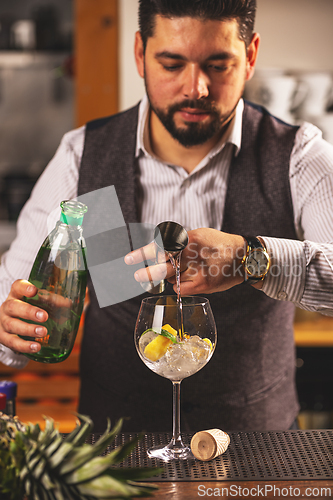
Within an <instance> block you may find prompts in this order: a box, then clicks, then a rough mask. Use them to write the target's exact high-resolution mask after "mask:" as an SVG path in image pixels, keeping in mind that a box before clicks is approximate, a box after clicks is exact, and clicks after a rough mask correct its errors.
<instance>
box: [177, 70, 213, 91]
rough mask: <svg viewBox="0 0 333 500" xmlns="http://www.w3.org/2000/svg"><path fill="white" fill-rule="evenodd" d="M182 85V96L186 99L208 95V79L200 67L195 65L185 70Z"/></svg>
mask: <svg viewBox="0 0 333 500" xmlns="http://www.w3.org/2000/svg"><path fill="white" fill-rule="evenodd" d="M185 73H186V74H185V80H184V86H183V92H184V97H186V98H187V99H202V98H204V97H208V95H209V79H208V76H207V75H206V74H205V72H204V71H202V69H200V68H197V67H195V66H193V67H190V68H189V69H188V71H187V72H185Z"/></svg>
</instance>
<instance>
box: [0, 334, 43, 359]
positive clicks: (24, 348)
mask: <svg viewBox="0 0 333 500" xmlns="http://www.w3.org/2000/svg"><path fill="white" fill-rule="evenodd" d="M2 343H3V344H4V345H5V346H6V347H9V349H12V350H13V351H15V352H18V353H20V354H29V353H32V352H38V351H40V349H41V344H40V343H39V342H35V341H34V340H32V341H31V342H27V341H25V340H23V339H21V338H20V337H17V336H16V335H7V336H6V341H2Z"/></svg>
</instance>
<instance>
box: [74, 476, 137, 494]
mask: <svg viewBox="0 0 333 500" xmlns="http://www.w3.org/2000/svg"><path fill="white" fill-rule="evenodd" d="M77 489H78V491H79V492H80V493H81V495H88V496H92V497H95V498H105V499H107V498H119V497H120V498H126V497H127V498H131V496H133V494H137V493H139V492H140V490H139V489H136V488H135V487H133V486H132V485H128V484H126V483H121V482H120V481H117V480H116V479H114V478H113V477H111V476H108V475H103V476H100V477H97V478H95V479H92V480H91V481H88V482H87V483H83V484H79V485H78V486H77Z"/></svg>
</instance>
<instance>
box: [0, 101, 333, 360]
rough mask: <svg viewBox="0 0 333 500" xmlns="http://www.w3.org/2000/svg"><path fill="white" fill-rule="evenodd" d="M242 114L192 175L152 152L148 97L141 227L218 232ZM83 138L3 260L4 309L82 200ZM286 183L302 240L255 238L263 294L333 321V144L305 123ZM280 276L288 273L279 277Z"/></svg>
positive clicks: (32, 203) (42, 183)
mask: <svg viewBox="0 0 333 500" xmlns="http://www.w3.org/2000/svg"><path fill="white" fill-rule="evenodd" d="M243 108H244V103H243V100H240V102H239V104H238V106H237V110H236V114H235V117H234V119H233V120H232V122H231V123H230V125H229V127H228V129H227V131H226V132H225V134H224V136H223V137H222V138H221V140H220V141H219V143H218V144H217V145H216V146H215V147H214V148H213V149H212V150H211V151H210V152H209V153H208V155H207V156H206V157H205V158H203V159H202V160H201V162H200V163H199V164H198V165H197V166H196V168H195V169H194V170H193V171H192V172H191V173H190V174H188V173H187V172H186V171H185V170H184V169H183V168H182V167H179V166H177V165H171V164H168V163H165V162H163V161H161V160H160V159H158V158H156V157H155V156H154V154H153V153H152V151H151V148H150V144H149V131H148V123H149V119H148V117H149V103H148V99H147V97H144V99H143V100H142V102H141V104H140V109H139V123H138V129H137V144H136V156H137V158H138V164H139V169H138V176H139V178H138V183H139V186H140V190H139V192H140V194H139V208H140V214H141V222H147V223H151V224H158V223H159V222H161V221H165V220H173V221H175V222H178V223H180V224H182V225H183V226H184V227H186V228H187V229H195V228H199V227H211V228H215V229H220V228H221V226H222V220H223V209H224V203H225V197H226V191H227V179H228V171H229V167H230V164H231V160H232V158H233V155H237V154H238V151H239V149H240V146H241V133H242V114H243ZM84 136H85V127H84V126H83V127H80V128H78V129H75V130H73V131H71V132H68V133H67V134H65V135H64V137H63V139H62V141H61V143H60V146H59V148H58V150H57V152H56V154H55V156H54V157H53V159H52V160H51V161H50V163H49V165H48V166H47V168H46V169H45V170H44V172H43V173H42V175H41V177H40V179H39V181H38V183H37V184H36V186H35V187H34V189H33V192H32V194H31V197H30V199H29V200H28V202H27V203H26V205H25V207H24V208H23V210H22V212H21V214H20V217H19V220H18V223H17V237H16V239H15V240H14V242H13V243H12V245H11V248H10V250H9V251H8V252H6V253H5V254H4V255H3V256H2V260H1V266H0V303H2V302H3V301H4V300H5V299H6V297H7V295H8V293H9V290H10V287H11V284H12V282H13V281H14V280H15V279H18V278H22V279H27V278H28V276H29V273H30V268H31V265H32V262H33V260H34V258H35V256H36V253H37V251H38V249H39V246H40V245H41V243H42V241H43V240H44V238H45V237H46V235H47V234H48V233H49V232H50V230H51V229H52V228H53V226H54V224H55V222H56V221H57V220H58V219H59V214H60V210H59V204H60V201H61V200H64V199H71V198H75V197H76V196H77V188H78V179H79V170H80V162H81V157H82V153H83V146H84ZM289 178H290V188H291V195H292V202H293V208H294V223H295V228H296V233H297V235H298V237H299V240H297V241H295V240H287V239H278V238H271V237H266V236H265V235H256V236H261V237H262V238H263V240H264V242H265V245H266V248H267V250H268V252H269V254H270V256H271V270H270V272H269V274H268V275H267V276H266V278H265V280H264V284H263V288H262V292H263V293H266V294H267V295H268V296H270V297H272V298H275V299H277V300H288V301H291V302H293V303H295V304H296V305H297V306H298V307H300V308H303V309H306V310H309V311H318V312H321V313H323V314H326V315H331V316H333V145H331V144H329V143H327V142H326V141H324V140H323V139H322V136H321V132H320V130H319V129H318V128H317V127H315V126H314V125H311V124H309V123H303V124H302V125H301V126H300V128H299V130H298V131H297V134H296V138H295V144H294V147H293V151H292V154H291V157H290V168H289ZM281 269H283V270H284V272H283V273H281V272H276V270H281ZM0 361H3V362H5V363H6V364H12V365H15V366H18V367H19V366H24V364H25V363H26V358H25V357H24V356H22V355H14V353H12V352H11V351H10V350H9V349H7V348H4V346H2V347H1V345H0Z"/></svg>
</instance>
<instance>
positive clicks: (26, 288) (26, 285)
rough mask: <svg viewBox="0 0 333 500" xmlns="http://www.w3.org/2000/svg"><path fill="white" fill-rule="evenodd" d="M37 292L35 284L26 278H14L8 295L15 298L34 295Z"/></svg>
mask: <svg viewBox="0 0 333 500" xmlns="http://www.w3.org/2000/svg"><path fill="white" fill-rule="evenodd" d="M36 293H37V288H36V287H35V285H33V284H32V283H30V282H29V281H27V280H16V281H14V283H13V284H12V286H11V290H10V295H11V296H12V297H16V298H22V297H24V296H25V297H34V296H35V295H36Z"/></svg>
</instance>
